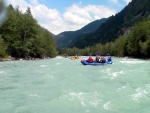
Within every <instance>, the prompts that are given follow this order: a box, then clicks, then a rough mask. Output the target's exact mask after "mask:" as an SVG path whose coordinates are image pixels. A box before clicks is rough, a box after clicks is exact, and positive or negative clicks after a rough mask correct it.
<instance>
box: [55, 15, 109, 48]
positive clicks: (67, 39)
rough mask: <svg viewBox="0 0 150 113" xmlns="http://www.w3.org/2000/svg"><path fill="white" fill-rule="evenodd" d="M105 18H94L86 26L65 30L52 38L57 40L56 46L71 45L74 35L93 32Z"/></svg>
mask: <svg viewBox="0 0 150 113" xmlns="http://www.w3.org/2000/svg"><path fill="white" fill-rule="evenodd" d="M106 20H107V19H106V18H103V19H100V20H96V21H93V22H91V23H89V24H87V25H86V26H84V27H83V28H81V29H79V30H77V31H66V32H62V33H60V34H58V35H55V36H54V38H55V40H56V42H57V46H58V48H65V47H71V46H72V45H73V44H74V41H76V37H79V36H81V35H83V34H86V33H93V32H95V31H96V30H97V29H98V28H99V26H100V25H101V24H102V23H104V22H105V21H106Z"/></svg>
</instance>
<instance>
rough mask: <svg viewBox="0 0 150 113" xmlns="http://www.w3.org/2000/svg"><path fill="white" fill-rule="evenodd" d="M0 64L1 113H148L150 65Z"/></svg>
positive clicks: (121, 62) (117, 62)
mask: <svg viewBox="0 0 150 113" xmlns="http://www.w3.org/2000/svg"><path fill="white" fill-rule="evenodd" d="M80 60H81V58H80V59H79V60H70V59H69V58H62V57H57V58H53V59H47V60H35V61H23V60H22V61H7V62H0V113H150V61H149V60H138V59H127V58H113V62H114V63H113V64H112V65H103V66H84V65H82V64H81V63H80Z"/></svg>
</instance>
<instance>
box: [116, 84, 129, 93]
mask: <svg viewBox="0 0 150 113" xmlns="http://www.w3.org/2000/svg"><path fill="white" fill-rule="evenodd" d="M125 88H127V85H125V86H122V87H120V88H118V89H117V91H118V92H120V91H122V90H124V89H125Z"/></svg>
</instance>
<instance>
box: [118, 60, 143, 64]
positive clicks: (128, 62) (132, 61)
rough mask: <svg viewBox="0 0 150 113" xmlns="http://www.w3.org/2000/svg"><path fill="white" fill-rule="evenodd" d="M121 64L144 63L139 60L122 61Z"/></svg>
mask: <svg viewBox="0 0 150 113" xmlns="http://www.w3.org/2000/svg"><path fill="white" fill-rule="evenodd" d="M120 62H121V63H123V64H139V63H144V61H140V60H124V61H120Z"/></svg>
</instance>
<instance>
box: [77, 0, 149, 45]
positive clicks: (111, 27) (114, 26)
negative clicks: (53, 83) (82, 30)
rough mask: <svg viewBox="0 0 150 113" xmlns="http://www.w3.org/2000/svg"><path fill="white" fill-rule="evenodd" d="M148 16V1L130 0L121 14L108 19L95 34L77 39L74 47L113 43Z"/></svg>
mask: <svg viewBox="0 0 150 113" xmlns="http://www.w3.org/2000/svg"><path fill="white" fill-rule="evenodd" d="M149 14H150V0H132V2H130V3H129V4H128V5H127V6H126V7H125V8H124V9H123V10H122V11H121V12H119V13H118V14H116V15H115V16H111V17H109V19H108V20H107V22H105V23H103V24H102V25H101V26H100V27H99V29H98V30H97V31H96V32H94V33H91V34H85V35H84V36H82V37H79V38H78V40H76V43H75V44H74V46H76V47H79V48H84V47H85V46H90V45H94V44H96V43H106V42H110V41H114V40H115V39H116V38H118V36H119V35H124V34H125V33H127V32H128V30H129V28H130V27H131V26H133V25H135V24H136V23H137V22H139V21H142V20H143V19H145V18H146V17H147V16H148V15H149Z"/></svg>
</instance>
